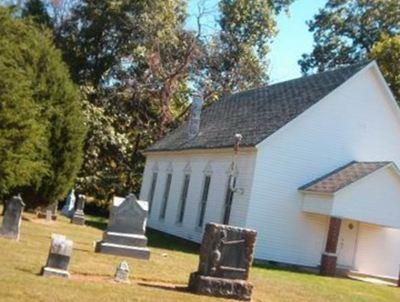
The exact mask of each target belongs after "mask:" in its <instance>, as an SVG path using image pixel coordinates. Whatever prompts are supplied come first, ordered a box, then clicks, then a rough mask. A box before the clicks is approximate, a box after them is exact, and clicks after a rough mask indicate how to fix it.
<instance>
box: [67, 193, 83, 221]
mask: <svg viewBox="0 0 400 302" xmlns="http://www.w3.org/2000/svg"><path fill="white" fill-rule="evenodd" d="M85 200H86V196H85V195H83V194H79V195H78V202H77V208H76V210H75V212H74V215H73V216H72V219H71V222H72V223H73V224H78V225H85V213H84V212H83V209H84V208H85Z"/></svg>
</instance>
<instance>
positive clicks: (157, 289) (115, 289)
mask: <svg viewBox="0 0 400 302" xmlns="http://www.w3.org/2000/svg"><path fill="white" fill-rule="evenodd" d="M0 219H1V218H0ZM27 219H29V220H31V221H29V220H27ZM33 219H35V217H34V216H33V215H32V214H28V213H24V220H23V221H22V231H21V238H20V241H19V242H15V241H11V240H7V239H2V238H0V301H2V302H3V301H74V302H84V301H146V302H147V301H188V302H190V301H228V300H225V299H216V298H212V297H204V296H198V295H193V294H190V293H187V292H186V291H185V286H186V284H187V281H188V278H189V274H190V273H191V272H192V271H195V270H196V268H197V264H198V256H197V251H196V247H195V246H194V245H193V246H192V245H190V244H185V243H182V242H180V241H178V240H176V239H173V238H170V237H168V236H164V235H162V234H160V233H156V232H150V233H149V234H148V236H149V246H150V248H151V259H150V260H149V261H143V260H135V259H129V258H126V260H127V261H128V263H129V265H130V267H131V284H116V283H113V281H112V277H113V275H114V272H115V268H116V266H117V265H118V263H119V262H120V261H121V260H122V259H125V258H123V257H116V256H110V255H103V254H95V253H94V252H93V250H94V248H93V242H94V241H95V240H98V239H100V238H101V235H102V231H101V228H102V227H104V225H105V220H102V219H95V218H94V217H90V221H89V222H88V224H89V225H88V226H85V227H80V226H76V225H72V224H70V223H69V221H67V219H65V218H63V217H61V216H59V220H58V221H57V222H55V223H51V224H45V222H44V221H43V220H41V221H38V220H33ZM52 233H59V234H63V235H66V236H67V237H68V238H71V239H72V240H73V241H74V251H73V256H72V261H71V266H70V272H71V275H72V276H71V279H70V280H63V279H54V278H52V279H48V278H43V277H41V276H39V272H40V269H41V267H42V266H43V265H44V264H45V262H46V259H47V253H48V249H49V245H50V236H51V234H52ZM250 278H251V281H252V282H253V284H254V286H255V290H254V295H253V301H296V302H303V301H321V302H322V301H324V302H326V301H335V302H336V301H346V302H350V301H371V302H372V301H374V302H379V301H400V288H395V287H388V286H382V285H372V284H367V283H363V282H358V281H351V280H347V279H335V278H326V277H325V278H324V277H319V276H316V275H312V274H304V273H298V272H290V271H285V270H278V269H272V268H263V267H254V268H252V270H251V274H250Z"/></svg>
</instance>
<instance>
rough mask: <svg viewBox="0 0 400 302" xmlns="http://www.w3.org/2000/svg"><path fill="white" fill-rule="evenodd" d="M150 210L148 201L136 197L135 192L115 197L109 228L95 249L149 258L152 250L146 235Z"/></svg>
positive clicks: (114, 253) (101, 251)
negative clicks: (123, 196) (122, 196)
mask: <svg viewBox="0 0 400 302" xmlns="http://www.w3.org/2000/svg"><path fill="white" fill-rule="evenodd" d="M148 211H149V206H148V202H147V201H143V200H138V199H136V196H135V195H134V194H129V195H128V196H127V197H126V198H121V197H114V199H113V204H112V207H111V208H110V217H109V220H108V226H107V230H106V231H105V232H104V233H103V240H101V241H98V242H96V248H95V251H96V252H98V253H105V254H112V255H119V256H127V257H133V258H138V259H145V260H148V259H149V258H150V250H149V249H148V248H147V247H146V245H147V237H146V236H145V231H146V222H147V214H148Z"/></svg>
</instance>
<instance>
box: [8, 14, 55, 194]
mask: <svg viewBox="0 0 400 302" xmlns="http://www.w3.org/2000/svg"><path fill="white" fill-rule="evenodd" d="M32 30H33V29H32V28H31V27H29V26H27V25H25V24H23V23H22V22H15V21H14V20H12V19H11V17H10V14H9V12H8V11H7V10H5V9H2V8H0V199H6V198H8V197H9V196H10V195H12V194H15V193H17V192H18V190H20V189H21V188H22V187H26V186H32V187H36V186H38V185H39V184H40V182H41V179H42V178H43V177H44V176H45V175H46V174H47V173H48V163H47V162H46V161H45V160H44V156H45V154H46V152H47V140H46V133H45V127H44V125H43V124H41V123H39V120H40V108H39V106H38V105H37V104H36V103H35V99H34V93H33V91H32V89H31V88H32V87H31V82H30V78H31V77H33V76H35V73H34V71H33V70H32V66H30V65H28V64H26V62H27V60H30V59H33V58H35V57H37V52H36V50H35V46H36V44H37V42H36V41H35V39H34V38H35V37H34V36H32V35H31V34H30V33H31V32H32Z"/></svg>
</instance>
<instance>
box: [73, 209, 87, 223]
mask: <svg viewBox="0 0 400 302" xmlns="http://www.w3.org/2000/svg"><path fill="white" fill-rule="evenodd" d="M71 223H73V224H77V225H85V214H84V213H83V211H82V210H76V211H75V213H74V216H72V219H71Z"/></svg>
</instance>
